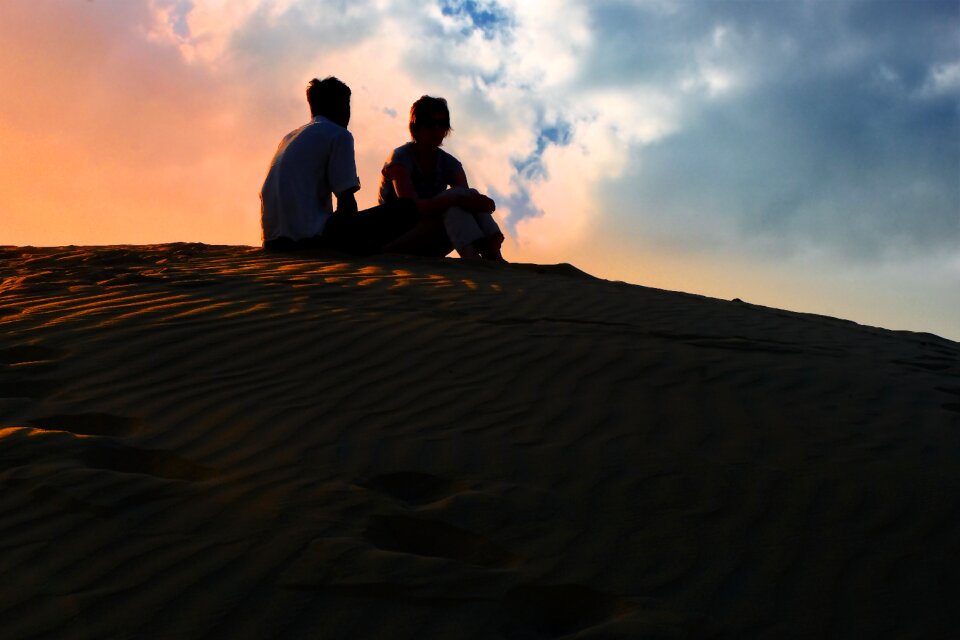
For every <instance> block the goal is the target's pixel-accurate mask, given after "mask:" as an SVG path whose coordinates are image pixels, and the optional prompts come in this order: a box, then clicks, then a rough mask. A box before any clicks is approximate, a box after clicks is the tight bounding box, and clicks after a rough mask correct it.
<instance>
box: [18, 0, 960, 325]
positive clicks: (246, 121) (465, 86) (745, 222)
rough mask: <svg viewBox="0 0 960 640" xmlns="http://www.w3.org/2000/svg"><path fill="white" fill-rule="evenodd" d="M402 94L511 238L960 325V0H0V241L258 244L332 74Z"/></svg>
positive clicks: (531, 258)
mask: <svg viewBox="0 0 960 640" xmlns="http://www.w3.org/2000/svg"><path fill="white" fill-rule="evenodd" d="M328 75H335V76H337V77H339V78H340V79H342V80H343V81H345V82H346V83H347V84H348V85H350V87H351V88H352V90H353V118H352V120H351V123H350V129H351V130H352V131H353V133H354V137H355V139H356V153H357V164H358V171H359V174H360V179H361V183H362V185H363V188H362V189H361V191H360V193H359V194H358V202H359V204H360V206H361V207H366V206H372V205H374V204H375V199H376V190H377V185H378V182H379V179H380V168H381V166H382V163H383V160H384V159H385V157H386V156H387V154H388V153H389V152H390V150H392V149H393V148H394V147H397V146H399V145H400V144H402V143H404V142H406V141H407V140H408V137H409V135H408V132H407V117H408V114H409V108H410V104H411V103H412V102H413V101H414V100H415V99H416V98H418V97H420V96H421V95H424V94H428V95H435V96H442V97H445V98H447V100H448V101H449V104H450V108H451V117H452V124H453V128H454V131H453V134H452V135H451V137H450V138H449V139H448V140H447V141H446V142H445V148H446V149H447V150H448V151H450V152H451V153H453V154H454V155H455V156H457V157H458V158H459V159H460V160H461V161H462V162H463V164H464V166H465V168H466V171H467V176H468V178H469V180H470V183H471V186H474V187H476V188H478V189H480V190H482V191H484V192H486V193H488V194H490V195H491V196H492V197H493V198H494V199H495V200H496V201H497V205H498V210H497V214H496V215H497V218H498V220H499V221H500V224H501V226H502V227H503V228H504V230H505V232H506V234H507V236H508V241H507V244H506V246H505V254H506V256H507V257H508V259H510V260H513V261H522V262H541V263H558V262H567V263H571V264H574V265H575V266H577V267H578V268H580V269H582V270H584V271H586V272H588V273H591V274H593V275H596V276H599V277H603V278H607V279H613V280H623V281H626V282H631V283H636V284H641V285H646V286H652V287H659V288H665V289H672V290H680V291H687V292H691V293H698V294H703V295H708V296H712V297H719V298H726V299H732V298H740V299H742V300H744V301H746V302H750V303H755V304H761V305H766V306H772V307H779V308H785V309H790V310H795V311H805V312H810V313H818V314H825V315H831V316H836V317H841V318H845V319H849V320H854V321H857V322H860V323H863V324H869V325H874V326H882V327H885V328H889V329H903V330H912V331H927V332H931V333H936V334H938V335H941V336H944V337H948V338H951V339H953V340H960V3H958V2H957V1H956V0H945V1H940V0H621V1H611V0H597V1H592V2H586V1H581V2H575V1H572V0H29V1H28V0H4V2H3V9H2V20H0V85H2V86H3V87H4V89H5V96H4V100H2V101H0V244H6V245H38V246H57V245H67V244H75V245H103V244H145V243H162V242H205V243H211V244H245V245H258V244H259V243H260V223H259V198H258V194H259V189H260V185H261V184H262V182H263V178H264V176H265V174H266V170H267V166H268V164H269V161H270V158H271V156H272V155H273V152H274V150H275V149H276V146H277V143H278V142H279V140H280V139H281V138H282V136H283V135H284V134H285V133H287V132H288V131H290V130H292V129H295V128H297V127H298V126H300V125H301V124H303V123H304V122H306V121H307V120H308V119H309V113H308V108H307V105H306V101H305V98H304V89H305V87H306V83H307V82H308V81H309V80H310V79H311V78H313V77H320V78H323V77H325V76H328Z"/></svg>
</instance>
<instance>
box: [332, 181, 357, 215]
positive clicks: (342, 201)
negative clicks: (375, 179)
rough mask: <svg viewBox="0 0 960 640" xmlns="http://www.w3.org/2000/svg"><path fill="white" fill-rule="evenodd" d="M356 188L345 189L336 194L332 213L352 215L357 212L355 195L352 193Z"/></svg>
mask: <svg viewBox="0 0 960 640" xmlns="http://www.w3.org/2000/svg"><path fill="white" fill-rule="evenodd" d="M357 191H358V190H357V189H352V188H351V189H347V190H346V191H343V192H342V193H338V194H336V195H337V210H336V211H335V212H334V215H338V216H340V215H344V214H346V215H353V214H355V213H356V212H357V197H356V196H355V195H354V194H355V193H356V192H357Z"/></svg>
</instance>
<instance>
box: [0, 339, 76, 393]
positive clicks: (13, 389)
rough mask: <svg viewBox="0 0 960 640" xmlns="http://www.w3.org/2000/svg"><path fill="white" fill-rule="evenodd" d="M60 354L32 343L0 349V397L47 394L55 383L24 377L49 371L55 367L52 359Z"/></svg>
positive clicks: (58, 351)
mask: <svg viewBox="0 0 960 640" xmlns="http://www.w3.org/2000/svg"><path fill="white" fill-rule="evenodd" d="M62 355H63V351H61V350H60V349H54V348H51V347H45V346H43V345H33V344H21V345H16V346H13V347H8V348H6V349H0V365H3V369H0V398H40V397H43V396H45V395H47V394H48V393H50V391H52V390H53V389H54V388H55V387H56V386H57V385H58V384H59V382H58V381H57V380H51V379H48V378H31V377H28V375H29V374H30V373H33V374H34V375H36V374H38V373H40V374H42V373H45V372H47V371H49V370H50V369H51V368H54V367H55V366H56V362H54V361H53V360H54V359H55V358H58V357H60V356H62ZM4 369H5V371H4Z"/></svg>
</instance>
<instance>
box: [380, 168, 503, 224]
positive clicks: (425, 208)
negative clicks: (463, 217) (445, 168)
mask: <svg viewBox="0 0 960 640" xmlns="http://www.w3.org/2000/svg"><path fill="white" fill-rule="evenodd" d="M458 173H459V175H457V174H456V173H455V174H454V177H453V180H454V184H453V185H452V186H454V187H467V176H466V174H465V173H464V171H463V169H459V170H458ZM383 175H384V176H386V177H387V178H389V179H390V181H391V182H392V183H393V190H394V191H395V192H396V194H397V197H398V198H410V199H411V200H414V201H416V203H417V211H419V212H420V214H421V215H424V216H430V215H437V214H440V213H443V212H444V211H446V210H447V209H449V208H450V207H460V208H462V209H466V210H467V211H477V212H484V213H490V212H492V211H494V210H495V209H496V208H497V206H496V204H495V203H494V202H493V200H491V199H490V198H488V197H487V196H485V195H482V194H479V193H473V194H450V193H441V194H439V195H437V196H434V197H433V198H425V199H420V198H418V197H417V191H416V189H415V188H414V186H413V180H412V179H411V178H410V172H409V171H408V170H407V168H406V167H404V166H403V165H401V164H397V163H394V164H391V165H388V166H386V167H384V168H383Z"/></svg>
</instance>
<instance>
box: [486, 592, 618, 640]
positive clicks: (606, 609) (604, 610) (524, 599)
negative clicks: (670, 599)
mask: <svg viewBox="0 0 960 640" xmlns="http://www.w3.org/2000/svg"><path fill="white" fill-rule="evenodd" d="M503 605H504V608H505V609H506V611H507V613H508V614H509V616H510V618H511V620H510V622H509V623H508V624H507V625H506V626H505V627H504V629H503V630H502V632H503V635H504V637H505V638H508V640H513V639H519V638H559V637H561V636H566V635H570V634H574V633H578V632H580V631H583V630H584V629H589V628H590V627H593V626H596V625H598V624H601V623H603V622H605V621H606V620H609V619H611V618H613V617H614V616H617V615H619V614H621V613H623V612H624V611H626V610H627V606H626V605H625V604H624V603H623V602H622V599H621V598H619V597H618V596H615V595H611V594H606V593H601V592H599V591H594V590H592V589H589V588H587V587H584V586H582V585H577V584H561V585H535V584H530V585H521V586H519V587H516V588H515V589H511V590H510V591H508V592H507V594H506V596H505V597H504V599H503Z"/></svg>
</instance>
